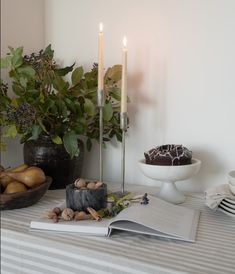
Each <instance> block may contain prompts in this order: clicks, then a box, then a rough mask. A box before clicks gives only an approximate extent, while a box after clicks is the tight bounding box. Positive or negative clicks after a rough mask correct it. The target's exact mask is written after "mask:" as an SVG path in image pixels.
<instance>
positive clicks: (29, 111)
mask: <svg viewBox="0 0 235 274" xmlns="http://www.w3.org/2000/svg"><path fill="white" fill-rule="evenodd" d="M16 119H17V125H18V127H19V130H20V131H27V129H28V128H31V127H32V125H33V124H34V121H35V119H36V110H35V108H34V107H33V106H31V105H29V104H28V103H23V104H21V105H20V106H19V107H18V108H17V109H16Z"/></svg>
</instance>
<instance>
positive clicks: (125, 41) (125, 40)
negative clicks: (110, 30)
mask: <svg viewBox="0 0 235 274" xmlns="http://www.w3.org/2000/svg"><path fill="white" fill-rule="evenodd" d="M122 43H123V46H124V47H125V48H126V45H127V39H126V36H124V37H123V40H122Z"/></svg>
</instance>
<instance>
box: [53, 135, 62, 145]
mask: <svg viewBox="0 0 235 274" xmlns="http://www.w3.org/2000/svg"><path fill="white" fill-rule="evenodd" d="M51 139H52V141H53V142H54V143H55V144H57V145H61V144H63V141H62V139H61V138H60V136H58V135H55V136H53V137H52V138H51Z"/></svg>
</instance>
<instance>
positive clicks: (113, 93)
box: [110, 88, 121, 101]
mask: <svg viewBox="0 0 235 274" xmlns="http://www.w3.org/2000/svg"><path fill="white" fill-rule="evenodd" d="M110 96H112V97H113V98H114V99H116V100H117V101H121V89H120V88H113V89H112V90H111V91H110Z"/></svg>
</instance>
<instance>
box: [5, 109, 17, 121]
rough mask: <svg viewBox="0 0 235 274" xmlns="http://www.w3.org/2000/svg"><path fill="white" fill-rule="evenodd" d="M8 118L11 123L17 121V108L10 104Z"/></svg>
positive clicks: (7, 111) (7, 110) (7, 112)
mask: <svg viewBox="0 0 235 274" xmlns="http://www.w3.org/2000/svg"><path fill="white" fill-rule="evenodd" d="M6 120H7V121H8V122H9V123H12V122H16V108H15V107H13V106H11V105H9V106H7V108H6Z"/></svg>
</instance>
